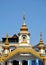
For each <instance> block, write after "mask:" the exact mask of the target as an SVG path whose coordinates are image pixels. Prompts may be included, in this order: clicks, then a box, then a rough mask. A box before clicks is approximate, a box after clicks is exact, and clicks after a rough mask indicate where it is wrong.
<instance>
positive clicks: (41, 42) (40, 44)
mask: <svg viewBox="0 0 46 65" xmlns="http://www.w3.org/2000/svg"><path fill="white" fill-rule="evenodd" d="M39 46H44V42H43V39H42V32H40V42H39Z"/></svg>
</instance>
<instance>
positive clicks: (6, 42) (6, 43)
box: [5, 33, 9, 45]
mask: <svg viewBox="0 0 46 65" xmlns="http://www.w3.org/2000/svg"><path fill="white" fill-rule="evenodd" d="M8 44H9V42H8V33H7V34H6V41H5V45H8Z"/></svg>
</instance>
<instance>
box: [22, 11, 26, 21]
mask: <svg viewBox="0 0 46 65" xmlns="http://www.w3.org/2000/svg"><path fill="white" fill-rule="evenodd" d="M23 20H26V15H25V12H24V13H23Z"/></svg>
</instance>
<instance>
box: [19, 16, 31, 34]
mask: <svg viewBox="0 0 46 65" xmlns="http://www.w3.org/2000/svg"><path fill="white" fill-rule="evenodd" d="M25 19H26V17H25V15H24V16H23V20H24V22H23V24H22V27H21V28H20V33H19V34H18V35H20V34H28V35H30V33H29V32H28V28H27V26H26V22H25Z"/></svg>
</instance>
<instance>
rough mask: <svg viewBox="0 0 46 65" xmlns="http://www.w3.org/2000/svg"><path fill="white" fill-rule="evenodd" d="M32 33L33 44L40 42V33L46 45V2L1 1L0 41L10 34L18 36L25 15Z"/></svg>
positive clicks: (44, 0) (33, 0)
mask: <svg viewBox="0 0 46 65" xmlns="http://www.w3.org/2000/svg"><path fill="white" fill-rule="evenodd" d="M24 12H25V14H26V24H27V27H28V29H29V32H30V33H31V41H30V42H31V44H32V45H36V44H38V43H39V40H40V32H42V34H43V36H42V37H43V40H44V43H45V44H46V0H0V40H1V38H2V37H4V36H5V35H6V33H7V32H8V34H9V36H12V35H14V34H18V32H19V31H20V28H21V25H22V23H23V18H22V16H23V13H24Z"/></svg>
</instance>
